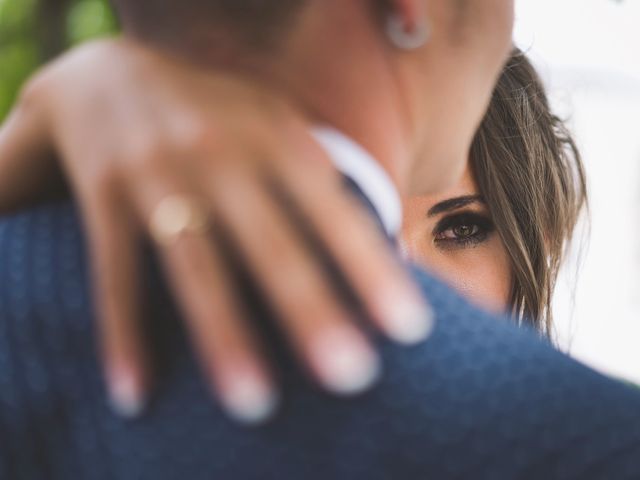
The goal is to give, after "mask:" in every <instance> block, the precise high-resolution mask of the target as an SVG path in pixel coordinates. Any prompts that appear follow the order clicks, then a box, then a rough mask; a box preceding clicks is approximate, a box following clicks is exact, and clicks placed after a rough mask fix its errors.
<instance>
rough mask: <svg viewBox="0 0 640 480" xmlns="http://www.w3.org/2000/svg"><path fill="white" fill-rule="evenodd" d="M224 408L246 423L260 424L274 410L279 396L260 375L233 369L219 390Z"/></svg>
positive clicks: (236, 418)
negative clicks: (232, 372)
mask: <svg viewBox="0 0 640 480" xmlns="http://www.w3.org/2000/svg"><path fill="white" fill-rule="evenodd" d="M220 394H221V397H222V402H223V404H224V407H225V409H226V410H227V412H228V413H229V415H231V416H232V417H233V418H234V419H235V420H237V421H239V422H241V423H246V424H260V423H263V422H265V421H266V420H268V419H269V418H270V417H271V416H272V415H273V414H274V412H275V411H276V409H277V407H278V404H279V396H278V393H277V392H276V390H275V389H274V388H273V387H272V386H271V385H270V383H269V382H268V381H267V380H265V379H264V377H262V376H261V375H259V374H257V373H255V372H252V371H251V370H247V371H242V370H240V371H235V372H234V374H233V375H230V376H229V377H228V378H227V380H226V381H225V384H224V386H223V387H222V391H221V392H220Z"/></svg>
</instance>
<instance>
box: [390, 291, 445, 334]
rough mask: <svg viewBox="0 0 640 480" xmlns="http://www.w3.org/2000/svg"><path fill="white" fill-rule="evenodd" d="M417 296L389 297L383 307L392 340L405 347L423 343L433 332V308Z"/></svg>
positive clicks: (405, 294) (401, 295)
mask: <svg viewBox="0 0 640 480" xmlns="http://www.w3.org/2000/svg"><path fill="white" fill-rule="evenodd" d="M416 297H417V295H407V293H404V292H403V293H401V294H398V295H389V296H387V297H386V298H387V301H386V305H385V306H383V312H384V313H383V315H384V321H385V329H386V332H387V334H388V335H389V336H390V337H391V339H393V340H395V341H396V342H398V343H401V344H403V345H415V344H418V343H421V342H423V341H424V340H426V339H427V338H429V336H430V335H431V333H432V332H433V327H434V325H435V316H434V313H433V309H432V308H431V306H430V305H429V304H428V303H427V302H426V301H425V300H423V299H422V298H419V297H418V298H416Z"/></svg>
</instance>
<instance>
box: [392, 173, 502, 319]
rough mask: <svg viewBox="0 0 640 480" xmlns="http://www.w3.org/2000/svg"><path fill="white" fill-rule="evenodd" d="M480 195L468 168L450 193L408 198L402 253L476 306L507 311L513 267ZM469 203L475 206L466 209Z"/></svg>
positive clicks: (448, 191)
mask: <svg viewBox="0 0 640 480" xmlns="http://www.w3.org/2000/svg"><path fill="white" fill-rule="evenodd" d="M479 193H480V192H479V191H478V188H477V186H476V183H475V181H474V179H473V176H472V173H471V170H470V168H469V166H467V168H466V169H465V172H464V174H463V177H462V179H461V180H460V181H459V182H458V183H457V184H456V185H455V186H453V187H451V188H449V189H447V190H446V191H444V192H442V193H438V194H434V195H423V196H415V197H409V198H407V199H406V200H405V201H404V225H403V229H402V251H403V254H404V255H405V256H407V257H409V258H411V259H412V260H413V261H415V262H417V263H419V264H422V265H424V266H425V267H427V268H429V269H431V270H432V271H433V272H435V273H436V274H438V275H439V276H441V277H442V278H443V279H444V280H445V281H447V282H448V283H450V284H451V285H452V286H453V287H454V288H456V289H457V290H458V291H460V292H461V293H462V294H464V295H465V296H466V297H467V298H469V299H470V300H471V301H473V302H474V303H476V304H478V305H480V306H482V307H484V308H487V309H489V310H491V311H495V312H504V311H506V310H507V309H508V304H509V292H510V288H511V283H512V273H511V264H510V262H509V256H508V254H507V251H506V248H505V246H504V243H502V240H501V239H500V235H499V234H498V232H497V231H496V230H495V227H494V226H493V223H492V222H491V213H490V211H489V210H488V208H487V205H486V204H485V203H484V202H483V201H482V199H481V198H479V197H480V195H479ZM467 199H468V200H469V201H470V203H467V202H466V201H465V202H464V203H466V204H464V205H462V203H463V202H462V200H467ZM443 202H446V203H443ZM447 205H449V208H446V210H443V208H445V207H446V206H447Z"/></svg>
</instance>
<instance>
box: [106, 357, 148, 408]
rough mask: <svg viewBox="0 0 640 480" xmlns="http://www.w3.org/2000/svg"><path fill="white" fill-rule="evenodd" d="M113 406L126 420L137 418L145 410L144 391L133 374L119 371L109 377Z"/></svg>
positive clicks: (122, 370) (127, 371)
mask: <svg viewBox="0 0 640 480" xmlns="http://www.w3.org/2000/svg"><path fill="white" fill-rule="evenodd" d="M109 388H110V394H111V406H112V408H113V410H114V411H115V412H116V413H117V414H118V415H120V416H122V417H124V418H135V417H137V416H138V415H140V413H141V412H142V410H143V408H144V400H143V395H142V389H141V387H140V385H139V383H138V382H137V381H136V378H135V376H134V375H133V373H132V372H131V371H129V370H126V369H118V370H116V371H114V372H112V373H111V374H110V376H109Z"/></svg>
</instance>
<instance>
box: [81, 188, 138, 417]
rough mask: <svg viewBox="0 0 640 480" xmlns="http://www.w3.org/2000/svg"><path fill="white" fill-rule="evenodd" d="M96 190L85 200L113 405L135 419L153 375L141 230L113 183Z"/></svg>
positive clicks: (100, 330)
mask: <svg viewBox="0 0 640 480" xmlns="http://www.w3.org/2000/svg"><path fill="white" fill-rule="evenodd" d="M105 189H106V191H105ZM94 193H95V194H94V195H92V196H91V197H88V196H87V197H85V200H84V201H82V202H81V204H82V205H83V209H84V218H85V224H86V227H87V231H88V236H89V244H90V249H91V259H92V269H93V277H94V285H95V287H94V288H95V297H96V303H97V312H98V329H99V333H100V335H99V338H100V341H101V353H102V357H103V365H104V368H105V371H106V379H107V386H108V389H109V392H110V395H111V400H112V405H113V407H114V409H115V410H116V411H117V412H118V413H119V414H121V415H123V416H127V417H131V416H135V415H137V414H138V413H140V411H141V410H142V408H143V407H144V402H145V397H146V389H147V383H148V379H149V377H148V372H147V357H146V352H145V346H144V343H143V341H142V338H141V332H140V329H139V327H140V324H139V319H140V317H139V316H140V308H139V298H140V293H141V292H140V288H139V285H140V284H139V273H140V272H139V270H138V258H137V254H138V249H137V242H136V240H137V235H136V233H137V232H136V229H135V226H134V222H133V218H132V217H131V215H127V210H126V209H125V208H124V205H123V204H122V203H121V199H120V198H118V196H117V191H116V189H115V186H114V185H109V186H101V187H99V188H98V189H96V191H95V192H94Z"/></svg>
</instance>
